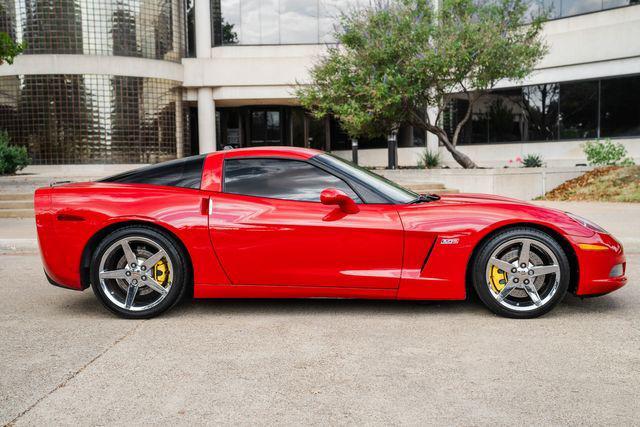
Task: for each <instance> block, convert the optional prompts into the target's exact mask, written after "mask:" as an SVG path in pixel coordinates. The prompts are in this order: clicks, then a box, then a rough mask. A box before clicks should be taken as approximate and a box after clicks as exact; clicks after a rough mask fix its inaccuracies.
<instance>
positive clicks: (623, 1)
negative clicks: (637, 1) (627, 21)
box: [602, 0, 634, 9]
mask: <svg viewBox="0 0 640 427" xmlns="http://www.w3.org/2000/svg"><path fill="white" fill-rule="evenodd" d="M630 3H631V4H633V3H634V0H632V1H631V2H630V1H629V0H602V8H603V9H611V8H614V7H620V6H627V5H628V4H630Z"/></svg>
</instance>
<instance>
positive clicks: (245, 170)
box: [224, 158, 361, 203]
mask: <svg viewBox="0 0 640 427" xmlns="http://www.w3.org/2000/svg"><path fill="white" fill-rule="evenodd" d="M327 188H337V189H339V190H342V191H344V192H345V193H346V194H347V195H349V197H351V198H352V199H353V200H355V201H356V202H357V203H361V200H360V198H359V197H358V196H357V195H356V193H355V192H354V191H353V190H352V189H351V187H349V186H348V185H347V184H346V183H345V182H344V181H342V180H341V179H340V178H338V177H336V176H334V175H331V174H329V173H327V172H325V171H323V170H321V169H320V168H317V167H315V166H313V165H311V164H309V163H307V162H303V161H299V160H288V159H276V158H273V159H264V158H263V159H228V160H225V161H224V192H225V193H232V194H244V195H247V196H256V197H268V198H272V199H285V200H298V201H304V202H319V201H320V193H321V192H322V190H324V189H327Z"/></svg>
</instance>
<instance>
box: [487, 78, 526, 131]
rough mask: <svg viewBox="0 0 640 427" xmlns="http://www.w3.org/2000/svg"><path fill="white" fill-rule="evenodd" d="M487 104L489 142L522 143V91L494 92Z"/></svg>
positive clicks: (518, 89)
mask: <svg viewBox="0 0 640 427" xmlns="http://www.w3.org/2000/svg"><path fill="white" fill-rule="evenodd" d="M489 97H490V99H489V100H488V101H489V102H488V103H486V104H485V110H484V114H485V116H486V118H487V122H488V123H489V142H511V141H522V126H521V120H522V107H521V104H520V101H521V98H522V89H520V88H517V89H508V90H500V91H495V92H493V93H492V94H491V95H490V96H489Z"/></svg>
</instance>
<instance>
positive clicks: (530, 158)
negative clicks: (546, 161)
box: [522, 154, 543, 168]
mask: <svg viewBox="0 0 640 427" xmlns="http://www.w3.org/2000/svg"><path fill="white" fill-rule="evenodd" d="M542 166H543V162H542V156H541V155H540V154H525V156H524V157H523V158H522V167H524V168H541V167H542Z"/></svg>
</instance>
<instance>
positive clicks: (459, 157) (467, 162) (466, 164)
mask: <svg viewBox="0 0 640 427" xmlns="http://www.w3.org/2000/svg"><path fill="white" fill-rule="evenodd" d="M440 141H442V143H443V144H444V146H445V147H446V149H447V150H448V151H449V153H451V157H453V159H454V160H455V161H456V162H458V164H459V165H460V166H462V167H463V168H465V169H477V168H478V165H476V164H475V162H474V161H473V160H471V158H470V157H469V156H467V155H466V154H464V153H463V152H462V151H458V149H457V148H456V147H454V146H453V144H451V143H450V142H449V141H444V140H443V139H440Z"/></svg>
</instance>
